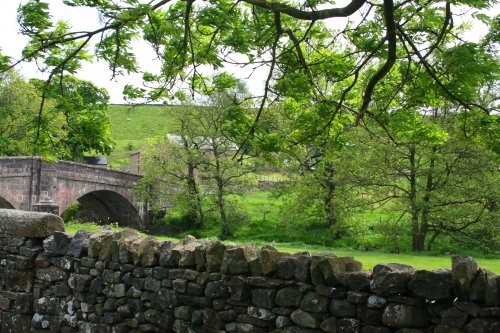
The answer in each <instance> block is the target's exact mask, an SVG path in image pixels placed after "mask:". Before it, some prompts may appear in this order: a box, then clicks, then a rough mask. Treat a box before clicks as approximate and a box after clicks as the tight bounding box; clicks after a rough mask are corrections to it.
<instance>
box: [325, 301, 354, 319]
mask: <svg viewBox="0 0 500 333" xmlns="http://www.w3.org/2000/svg"><path fill="white" fill-rule="evenodd" d="M330 313H331V314H332V315H334V316H336V317H355V316H356V305H354V304H353V303H351V302H349V301H348V300H344V299H332V300H331V301H330Z"/></svg>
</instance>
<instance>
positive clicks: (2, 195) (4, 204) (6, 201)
mask: <svg viewBox="0 0 500 333" xmlns="http://www.w3.org/2000/svg"><path fill="white" fill-rule="evenodd" d="M0 208H7V209H16V207H15V206H14V198H13V197H12V196H11V195H10V194H9V193H7V192H5V191H2V190H1V189H0Z"/></svg>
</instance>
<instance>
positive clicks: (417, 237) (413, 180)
mask: <svg viewBox="0 0 500 333" xmlns="http://www.w3.org/2000/svg"><path fill="white" fill-rule="evenodd" d="M409 154H410V155H409V160H410V175H409V179H410V195H409V199H410V207H411V208H410V213H411V235H412V249H413V251H423V250H424V244H425V235H424V237H422V234H421V232H420V207H419V205H418V202H417V165H416V160H415V157H416V152H415V147H414V146H410V149H409Z"/></svg>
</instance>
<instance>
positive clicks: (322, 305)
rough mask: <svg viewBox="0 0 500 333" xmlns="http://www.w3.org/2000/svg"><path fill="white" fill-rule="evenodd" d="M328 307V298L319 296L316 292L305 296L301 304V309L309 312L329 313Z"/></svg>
mask: <svg viewBox="0 0 500 333" xmlns="http://www.w3.org/2000/svg"><path fill="white" fill-rule="evenodd" d="M328 305H329V304H328V298H326V297H325V296H321V295H318V294H317V293H315V292H314V291H310V292H308V293H307V294H305V295H304V298H302V301H301V302H300V308H301V309H302V310H304V311H307V312H327V311H328Z"/></svg>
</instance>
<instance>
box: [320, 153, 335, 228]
mask: <svg viewBox="0 0 500 333" xmlns="http://www.w3.org/2000/svg"><path fill="white" fill-rule="evenodd" d="M334 175H335V170H334V169H333V166H332V165H331V164H330V163H327V165H326V166H325V179H324V182H323V188H324V189H325V196H324V198H323V204H324V207H323V208H324V211H325V219H326V226H327V227H330V226H332V225H335V224H337V217H336V215H335V207H334V205H333V197H334V194H335V186H336V184H335V181H334V180H333V177H334Z"/></svg>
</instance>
